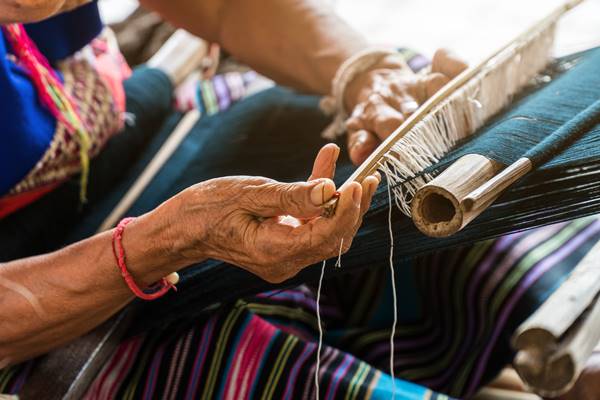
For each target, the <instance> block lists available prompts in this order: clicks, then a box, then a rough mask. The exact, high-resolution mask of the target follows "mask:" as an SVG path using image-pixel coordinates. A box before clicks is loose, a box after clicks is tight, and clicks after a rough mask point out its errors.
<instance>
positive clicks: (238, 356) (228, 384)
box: [223, 317, 254, 400]
mask: <svg viewBox="0 0 600 400" xmlns="http://www.w3.org/2000/svg"><path fill="white" fill-rule="evenodd" d="M253 319H254V318H253V317H252V318H251V319H250V321H249V322H248V325H247V326H246V328H245V329H244V332H243V333H242V337H241V338H240V341H239V344H238V347H237V349H235V350H234V351H235V353H233V356H232V360H233V365H232V366H231V367H230V368H229V372H228V374H227V381H225V390H224V392H223V397H224V398H225V399H232V400H235V399H239V398H240V397H241V396H240V395H238V391H239V390H240V385H238V383H239V378H238V376H239V373H240V369H241V370H242V371H245V370H247V369H248V365H247V364H248V360H247V356H246V354H247V350H248V346H249V344H250V342H251V340H252V329H253V323H252V322H253ZM242 368H243V369H242Z"/></svg>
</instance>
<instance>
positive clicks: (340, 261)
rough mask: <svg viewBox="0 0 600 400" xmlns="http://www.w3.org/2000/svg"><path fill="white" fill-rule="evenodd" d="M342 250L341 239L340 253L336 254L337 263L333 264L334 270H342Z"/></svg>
mask: <svg viewBox="0 0 600 400" xmlns="http://www.w3.org/2000/svg"><path fill="white" fill-rule="evenodd" d="M343 248H344V238H342V241H341V242H340V251H339V253H338V258H337V261H336V262H335V267H336V268H342V249H343Z"/></svg>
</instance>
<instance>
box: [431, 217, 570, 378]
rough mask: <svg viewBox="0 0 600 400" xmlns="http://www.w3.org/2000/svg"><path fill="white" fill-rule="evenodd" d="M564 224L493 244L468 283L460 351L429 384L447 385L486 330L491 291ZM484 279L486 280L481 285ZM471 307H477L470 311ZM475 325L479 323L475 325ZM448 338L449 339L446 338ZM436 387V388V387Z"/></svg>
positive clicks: (506, 238)
mask: <svg viewBox="0 0 600 400" xmlns="http://www.w3.org/2000/svg"><path fill="white" fill-rule="evenodd" d="M563 227H564V224H561V225H553V226H551V227H546V228H544V229H540V230H538V231H537V232H533V233H532V232H529V234H528V235H529V236H527V237H525V238H524V239H523V240H522V241H519V242H517V240H519V239H520V238H521V236H524V235H525V234H526V233H527V232H519V233H515V234H512V235H508V236H504V237H502V238H500V239H498V240H497V241H496V243H494V245H493V246H492V248H491V249H490V250H488V252H487V255H486V256H484V259H483V261H482V262H481V266H480V267H478V268H477V269H476V271H475V276H474V278H473V279H472V280H471V282H470V283H469V287H468V295H467V302H466V307H465V308H466V311H467V318H466V320H467V323H466V326H465V329H464V331H463V334H464V335H465V336H464V337H463V338H461V342H462V345H461V346H460V347H459V349H458V351H457V352H456V353H455V355H453V356H452V360H453V361H452V362H451V363H450V365H449V366H448V367H447V368H445V370H444V373H443V374H442V375H441V376H439V377H437V378H435V380H433V381H432V384H434V385H441V384H442V383H443V382H447V381H448V380H449V379H450V378H451V376H452V373H453V371H455V370H456V368H457V366H459V365H460V364H462V363H463V362H464V360H463V358H464V356H465V354H468V352H469V350H472V347H471V346H472V340H473V338H474V337H478V336H480V335H481V334H482V333H483V331H484V330H485V325H486V324H485V321H486V312H488V311H489V309H488V308H487V306H488V305H489V303H490V302H489V301H488V300H489V299H490V298H491V294H492V291H493V290H494V289H495V288H496V287H497V286H498V285H499V284H501V283H502V282H503V279H504V278H505V277H506V274H507V273H508V272H509V271H510V269H511V268H513V267H514V265H515V263H516V262H517V261H518V260H519V259H520V258H521V257H522V256H523V255H524V254H526V253H527V252H529V251H531V250H532V249H534V248H535V247H536V246H537V245H539V244H540V243H541V242H543V241H545V240H547V239H548V238H549V237H550V236H552V235H553V234H555V233H556V232H557V231H559V230H560V229H562V228H563ZM511 246H513V248H512V249H510V253H509V254H508V255H507V256H506V257H504V258H503V259H501V261H500V264H499V265H498V264H497V261H498V259H497V256H498V255H500V254H502V253H503V252H505V251H507V250H508V249H509V248H510V247H511ZM492 267H493V271H492V274H491V275H489V272H490V270H491V269H492ZM486 276H487V280H486V281H484V282H482V281H483V280H484V279H485V277H486ZM482 285H484V286H483V289H482V290H481V292H480V294H479V296H477V291H478V289H481V286H482ZM471 305H476V306H475V307H471ZM476 309H477V310H478V311H479V312H478V318H475V315H474V313H475V310H476ZM477 321H480V323H479V324H477ZM447 336H451V335H447ZM436 387H438V386H436Z"/></svg>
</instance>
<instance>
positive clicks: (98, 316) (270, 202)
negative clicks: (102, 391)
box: [0, 145, 378, 369]
mask: <svg viewBox="0 0 600 400" xmlns="http://www.w3.org/2000/svg"><path fill="white" fill-rule="evenodd" d="M338 154H339V149H338V148H337V147H336V146H335V145H328V146H325V147H324V148H323V149H322V150H321V152H320V153H319V155H318V157H317V159H316V160H315V167H314V169H313V174H312V176H311V181H309V182H305V183H302V182H299V183H280V182H275V181H273V180H269V179H266V178H260V177H229V178H220V179H213V180H210V181H206V182H202V183H199V184H197V185H195V186H192V187H190V188H188V189H186V190H184V191H182V192H181V193H179V194H178V195H176V196H175V197H173V198H171V199H169V200H167V201H166V202H165V203H163V204H162V205H161V206H160V207H158V208H157V209H155V210H154V211H152V212H150V213H148V214H145V215H143V216H141V217H139V218H138V219H136V220H134V221H133V222H131V223H130V224H128V225H127V227H126V228H125V231H124V236H123V241H122V244H123V248H124V249H125V255H126V260H127V266H128V269H129V271H130V272H131V274H132V276H133V277H134V279H135V280H136V282H137V283H138V284H139V285H140V286H144V285H148V284H151V283H153V282H157V281H158V280H160V279H161V278H162V277H164V276H167V275H168V274H170V273H172V272H174V271H177V270H179V269H181V268H183V267H185V266H187V265H191V264H194V263H197V262H199V261H201V260H204V259H206V258H213V259H219V260H224V261H227V262H230V263H232V264H234V265H237V266H239V267H241V268H244V269H246V270H248V271H249V272H252V273H254V274H255V275H258V276H259V277H261V278H263V279H265V280H267V281H269V282H281V281H284V280H286V279H289V278H291V277H292V276H294V275H295V274H297V273H298V272H299V271H300V270H301V269H302V268H303V267H305V266H307V265H311V264H313V263H316V262H319V261H321V260H324V259H328V258H331V257H333V256H336V255H337V254H338V252H339V250H340V243H343V244H344V248H343V250H344V251H347V250H348V249H349V247H350V244H351V243H352V238H353V237H354V235H355V234H356V231H357V230H358V227H359V226H360V222H361V219H362V216H363V215H364V213H365V212H366V210H367V209H368V208H369V204H370V201H371V197H372V195H373V193H374V192H375V188H376V186H377V184H378V181H377V179H376V178H375V177H369V178H368V179H367V180H365V182H363V185H362V186H360V185H358V184H354V185H351V186H348V187H347V188H344V189H343V190H342V191H341V196H340V201H339V205H338V209H337V212H336V215H335V217H333V218H322V217H320V214H321V212H322V209H321V205H322V204H323V203H325V202H326V201H328V200H329V199H330V198H331V196H333V194H334V192H335V185H334V183H333V182H332V181H331V180H329V179H324V178H327V177H330V176H332V175H333V171H334V168H335V162H336V160H337V155H338ZM283 215H291V216H295V217H297V218H299V219H292V218H289V217H288V218H286V219H285V220H284V219H280V218H279V216H283ZM300 218H301V219H300ZM111 241H112V232H104V233H101V234H99V235H96V236H94V237H92V238H90V239H87V240H84V241H81V242H79V243H76V244H74V245H71V246H68V247H66V248H64V249H62V250H58V251H56V252H54V253H50V254H46V255H41V256H37V257H30V258H26V259H21V260H16V261H12V262H8V263H4V264H0V369H1V368H3V367H4V366H6V365H10V364H14V363H17V362H19V361H22V360H25V359H28V358H32V357H34V356H37V355H39V354H43V353H45V352H47V351H48V350H50V349H52V348H55V347H58V346H60V345H61V344H64V343H66V342H68V341H70V340H72V339H74V338H76V337H78V336H81V335H82V334H84V333H86V332H88V331H89V330H91V329H93V328H94V327H96V326H97V325H99V324H100V323H102V322H103V321H105V320H107V319H108V318H109V317H110V316H112V315H113V314H115V313H116V312H117V311H118V310H119V309H121V308H122V307H123V306H125V305H126V304H127V303H128V302H130V301H131V300H132V298H133V296H132V294H131V292H130V291H129V289H128V288H127V286H126V284H125V282H124V281H123V278H122V277H121V275H120V271H119V269H118V267H117V263H116V260H115V258H114V256H113V252H112V243H111Z"/></svg>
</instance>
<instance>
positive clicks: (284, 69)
mask: <svg viewBox="0 0 600 400" xmlns="http://www.w3.org/2000/svg"><path fill="white" fill-rule="evenodd" d="M142 3H143V4H144V5H146V6H148V7H150V8H152V9H154V10H157V11H158V12H160V13H161V14H162V15H163V16H165V17H166V18H167V19H169V20H171V21H172V22H174V23H175V24H177V25H179V26H181V27H183V28H185V29H187V30H188V31H190V32H191V33H194V34H196V35H198V36H200V37H202V38H204V39H207V40H209V41H213V42H217V43H219V44H220V45H221V46H223V48H225V49H226V50H227V51H229V52H230V53H232V54H233V55H234V56H235V57H237V58H238V59H240V60H241V61H243V62H245V63H247V64H248V65H250V66H252V67H253V68H254V69H256V70H257V71H259V72H261V73H263V74H265V75H267V76H269V77H270V78H273V79H275V80H276V81H278V82H279V83H282V84H288V85H291V86H294V87H297V88H301V89H305V90H309V91H311V92H314V93H320V94H326V93H329V91H330V85H331V80H332V78H333V76H334V74H335V72H336V70H337V68H338V67H339V66H340V64H341V63H342V62H343V61H344V60H346V59H347V58H348V57H350V56H351V55H353V54H354V53H356V52H357V51H360V50H362V49H364V48H366V47H367V41H366V40H365V38H363V37H362V36H361V35H359V34H358V33H357V32H356V31H354V30H353V29H352V28H350V27H349V26H348V25H347V24H346V23H345V22H344V21H342V20H341V19H340V18H339V17H337V16H336V15H335V14H334V13H333V12H332V10H330V9H329V8H328V7H327V6H326V5H325V4H324V3H325V2H324V1H322V0H253V1H247V0H207V1H198V0H168V1H167V0H142Z"/></svg>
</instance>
